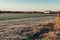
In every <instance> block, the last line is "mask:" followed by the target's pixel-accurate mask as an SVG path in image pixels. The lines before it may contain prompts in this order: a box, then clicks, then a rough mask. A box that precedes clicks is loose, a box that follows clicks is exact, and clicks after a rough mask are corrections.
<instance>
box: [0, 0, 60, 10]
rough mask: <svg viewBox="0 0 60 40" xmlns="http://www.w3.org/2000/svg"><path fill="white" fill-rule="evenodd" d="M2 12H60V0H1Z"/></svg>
mask: <svg viewBox="0 0 60 40" xmlns="http://www.w3.org/2000/svg"><path fill="white" fill-rule="evenodd" d="M0 10H8V11H10V10H13V11H42V10H60V0H0Z"/></svg>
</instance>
